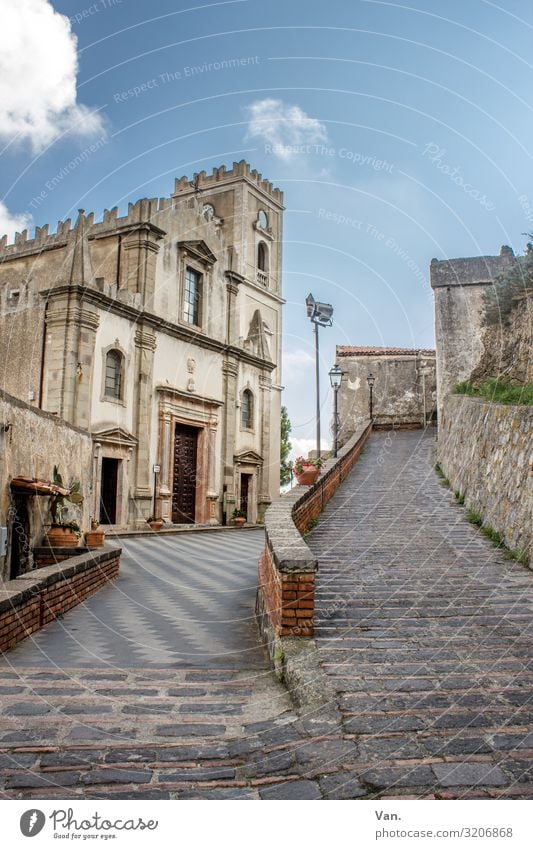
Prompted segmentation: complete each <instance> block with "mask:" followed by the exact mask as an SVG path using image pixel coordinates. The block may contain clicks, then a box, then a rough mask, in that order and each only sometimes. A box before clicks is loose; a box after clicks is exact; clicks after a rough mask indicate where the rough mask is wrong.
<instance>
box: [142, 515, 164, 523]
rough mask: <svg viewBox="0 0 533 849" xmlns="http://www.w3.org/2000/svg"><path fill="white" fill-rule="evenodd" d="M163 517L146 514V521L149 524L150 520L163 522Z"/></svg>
mask: <svg viewBox="0 0 533 849" xmlns="http://www.w3.org/2000/svg"><path fill="white" fill-rule="evenodd" d="M163 521H164V519H163V518H162V517H161V516H148V518H147V520H146V522H147V524H148V525H149V524H150V522H163Z"/></svg>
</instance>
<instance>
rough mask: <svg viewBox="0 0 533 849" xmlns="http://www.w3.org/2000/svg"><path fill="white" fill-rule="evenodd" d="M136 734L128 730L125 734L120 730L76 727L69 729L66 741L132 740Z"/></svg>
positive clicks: (89, 726)
mask: <svg viewBox="0 0 533 849" xmlns="http://www.w3.org/2000/svg"><path fill="white" fill-rule="evenodd" d="M136 735H137V732H136V731H134V730H132V729H128V731H127V732H125V731H123V730H122V729H121V728H99V727H95V726H94V725H77V726H74V727H73V728H71V730H70V732H69V734H68V735H67V738H66V740H67V741H70V740H76V741H80V740H97V741H98V742H100V741H101V740H106V739H107V740H115V741H116V740H120V739H124V740H126V739H132V738H134V737H136Z"/></svg>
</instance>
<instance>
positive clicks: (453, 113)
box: [0, 0, 533, 453]
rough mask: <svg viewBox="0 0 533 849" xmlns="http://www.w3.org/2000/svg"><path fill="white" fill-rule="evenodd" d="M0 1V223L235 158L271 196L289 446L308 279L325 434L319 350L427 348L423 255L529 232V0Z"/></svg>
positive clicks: (54, 214)
mask: <svg viewBox="0 0 533 849" xmlns="http://www.w3.org/2000/svg"><path fill="white" fill-rule="evenodd" d="M0 4H1V6H2V19H3V27H2V30H1V31H0V151H1V155H0V230H1V231H2V233H3V232H8V233H10V234H11V235H12V234H13V232H14V231H15V230H17V229H18V230H20V229H23V228H24V227H25V226H26V227H28V228H29V229H30V230H32V228H33V227H34V226H35V225H38V226H41V225H42V224H45V223H50V224H51V231H52V232H53V231H54V230H55V222H56V221H57V220H58V219H64V218H67V217H72V216H74V215H75V211H76V210H77V209H78V208H79V207H83V208H85V209H86V211H88V212H90V211H94V212H95V214H96V220H99V219H100V217H101V212H102V210H103V209H104V208H106V207H107V208H111V207H113V206H115V205H118V206H119V208H120V210H121V212H122V211H124V210H125V209H126V208H127V203H128V201H135V200H136V199H138V198H139V197H145V196H147V197H158V196H161V197H162V196H165V195H166V196H168V195H169V194H170V193H171V191H172V187H173V181H174V178H175V177H180V176H182V175H183V174H186V175H188V176H190V177H192V175H193V173H194V172H196V171H200V170H202V169H206V170H208V171H209V170H210V169H211V168H212V167H213V166H216V165H221V164H226V165H227V166H228V167H230V166H231V164H232V163H233V161H234V160H240V159H242V158H245V159H247V160H248V161H249V162H250V163H251V164H252V166H253V167H254V168H257V169H258V170H259V171H261V172H262V173H263V175H264V176H265V177H267V178H268V179H269V180H271V181H272V182H273V183H274V185H276V186H279V188H281V189H282V190H283V191H284V193H285V204H286V211H285V222H284V247H283V257H284V259H283V263H284V276H283V280H284V283H283V294H284V298H285V299H286V305H285V307H284V319H283V325H284V330H283V351H284V354H283V385H284V387H285V389H284V392H283V402H284V403H285V404H286V406H287V408H288V411H289V416H290V418H291V421H292V426H293V430H292V441H293V445H294V450H295V452H296V453H300V452H302V451H306V450H308V449H309V448H311V447H313V445H314V433H315V420H314V414H315V412H314V411H315V400H314V339H313V333H312V326H311V324H310V322H309V321H308V319H307V317H306V310H305V298H306V295H307V294H308V293H309V292H312V293H313V295H314V297H315V299H316V300H319V301H325V302H328V303H331V304H332V305H333V307H334V314H333V326H332V327H329V328H324V329H323V330H321V331H320V344H321V356H320V375H321V384H322V386H321V388H322V391H321V407H322V419H323V421H322V433H323V436H324V444H326V443H327V442H328V439H329V433H328V430H329V421H330V417H331V406H332V398H331V389H330V388H329V380H328V371H329V369H330V367H331V366H332V365H333V363H334V361H335V346H336V345H337V344H342V345H347V344H348V345H350V344H351V345H385V346H388V345H392V346H403V347H432V346H433V345H434V332H433V298H432V294H431V289H430V287H429V271H428V269H429V263H430V261H431V259H432V258H433V257H437V258H438V259H445V258H447V257H460V256H477V255H480V254H497V253H498V252H499V249H500V246H501V245H502V244H508V245H511V246H512V247H513V248H514V250H515V251H516V252H517V253H519V252H522V251H523V249H524V245H525V242H526V237H525V236H524V235H523V234H524V233H527V232H530V231H532V230H533V169H532V168H531V160H532V153H531V144H530V142H531V139H532V138H533V110H532V106H531V102H530V100H531V98H530V93H531V91H532V90H533V86H532V82H533V75H532V68H531V64H530V61H529V59H530V56H531V43H532V36H533V4H532V3H531V2H530V0H505V2H504V0H500V3H497V2H489V0H468V2H464V0H461V1H460V2H459V0H411V2H405V3H402V2H396V1H395V0H391V2H382V0H328V2H327V3H326V2H320V3H315V4H311V3H309V2H307V0H283V2H282V0H270V2H268V3H265V2H259V0H227V2H215V3H202V4H196V3H195V0H188V1H187V0H186V2H176V0H152V2H151V3H150V4H146V3H141V2H138V0H96V2H94V3H91V2H89V0H79V2H78V0H74V2H70V0H54V2H53V3H50V2H48V0H17V3H13V2H12V0H0ZM232 60H233V61H232ZM80 154H84V157H83V158H84V164H83V165H81V166H79V167H72V162H73V160H74V159H75V157H76V156H79V155H80Z"/></svg>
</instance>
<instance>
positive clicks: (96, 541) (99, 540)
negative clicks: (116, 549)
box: [85, 531, 105, 548]
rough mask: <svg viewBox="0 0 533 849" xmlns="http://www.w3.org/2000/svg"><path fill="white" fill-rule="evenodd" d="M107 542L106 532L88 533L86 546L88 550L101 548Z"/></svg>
mask: <svg viewBox="0 0 533 849" xmlns="http://www.w3.org/2000/svg"><path fill="white" fill-rule="evenodd" d="M104 542H105V531H87V532H86V534H85V545H86V546H87V548H101V547H102V546H103V544H104Z"/></svg>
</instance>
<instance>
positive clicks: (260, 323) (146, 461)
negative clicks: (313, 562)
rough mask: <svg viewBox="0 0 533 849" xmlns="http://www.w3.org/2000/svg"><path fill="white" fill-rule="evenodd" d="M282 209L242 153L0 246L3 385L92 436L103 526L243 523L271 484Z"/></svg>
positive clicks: (275, 466)
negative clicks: (158, 521) (154, 191)
mask: <svg viewBox="0 0 533 849" xmlns="http://www.w3.org/2000/svg"><path fill="white" fill-rule="evenodd" d="M282 218H283V196H282V193H281V192H280V191H279V190H278V189H276V188H274V187H273V186H272V184H271V183H270V182H268V181H267V180H265V179H263V178H262V176H261V174H259V173H257V171H255V170H252V169H251V168H250V166H249V165H248V163H246V162H244V161H241V162H239V163H234V165H233V168H232V169H231V170H226V168H225V167H224V166H222V167H220V168H215V169H214V170H213V173H212V174H209V175H208V174H206V172H205V171H202V172H200V173H199V174H196V175H195V176H194V178H193V179H192V180H189V179H188V178H186V177H182V178H181V179H179V180H176V182H175V188H174V192H173V194H172V196H171V197H168V198H167V197H166V198H159V199H146V198H145V199H142V200H139V201H137V202H136V203H132V204H129V208H128V213H127V215H124V216H122V217H121V216H119V215H118V209H117V208H116V207H115V208H113V209H110V210H105V211H104V213H103V218H102V220H101V221H95V220H94V216H93V214H90V215H86V214H85V212H84V211H83V210H80V211H79V215H78V217H77V220H76V222H75V223H74V225H73V226H72V224H71V221H70V220H67V221H64V222H59V224H58V226H57V230H56V232H55V233H53V234H50V233H49V231H48V226H44V227H37V228H36V232H35V237H34V238H33V239H28V234H27V232H23V233H20V234H19V233H17V234H16V236H15V242H14V244H9V245H8V244H7V240H6V238H5V237H4V239H2V240H1V241H0V333H1V338H0V363H1V369H2V373H1V375H0V386H1V387H2V388H3V389H4V390H5V391H6V392H8V393H10V394H11V395H13V396H16V397H17V398H20V399H21V400H23V401H25V402H29V403H30V404H31V405H34V406H35V407H37V408H39V409H41V410H44V411H47V412H49V413H53V414H54V415H56V416H58V417H59V418H61V419H63V420H65V421H66V422H68V423H69V424H70V425H74V426H76V427H78V428H81V429H83V430H85V431H88V432H89V433H90V435H91V437H92V445H93V451H92V457H93V475H92V484H91V491H90V493H85V496H86V498H90V503H91V511H90V512H91V515H93V516H95V517H96V518H97V519H98V520H99V521H100V523H101V524H103V525H107V526H111V527H114V528H135V527H142V526H144V523H145V521H146V518H147V517H149V516H150V515H151V514H152V515H153V514H156V515H161V516H162V517H163V518H164V519H165V521H166V522H170V523H175V524H193V523H197V524H219V523H226V522H229V521H230V519H231V514H232V512H233V510H234V509H236V508H238V509H242V510H243V511H244V512H245V514H246V516H247V520H248V521H249V522H251V523H255V522H258V521H261V520H262V518H263V515H264V512H265V510H266V508H267V507H268V505H269V504H270V502H271V500H272V498H273V497H274V496H276V495H277V494H278V492H279V449H280V433H279V430H280V395H281V386H280V361H281V308H282V304H283V300H282V294H281V239H282ZM39 450H40V449H39V445H35V446H34V451H35V456H38V455H39ZM41 460H42V458H41ZM49 465H50V472H51V471H52V467H53V465H54V457H50V458H49ZM41 466H42V463H41ZM27 473H28V475H31V474H32V457H28V472H27Z"/></svg>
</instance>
